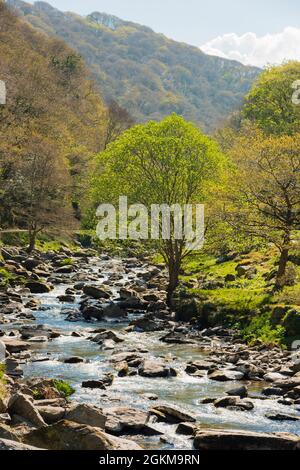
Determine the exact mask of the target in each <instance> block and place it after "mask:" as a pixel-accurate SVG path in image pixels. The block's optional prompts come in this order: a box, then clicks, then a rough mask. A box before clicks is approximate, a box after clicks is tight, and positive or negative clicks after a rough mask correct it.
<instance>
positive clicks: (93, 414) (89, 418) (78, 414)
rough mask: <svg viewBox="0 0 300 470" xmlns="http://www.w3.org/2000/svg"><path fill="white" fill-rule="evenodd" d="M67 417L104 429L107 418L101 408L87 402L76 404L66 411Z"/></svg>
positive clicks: (76, 421)
mask: <svg viewBox="0 0 300 470" xmlns="http://www.w3.org/2000/svg"><path fill="white" fill-rule="evenodd" d="M65 419H66V420H68V421H73V422H75V423H78V424H87V425H88V426H93V427H95V428H101V429H104V428H105V423H106V419H107V418H106V416H105V415H104V413H103V411H102V410H101V409H100V408H96V407H95V406H92V405H87V404H75V405H72V407H71V408H70V409H69V410H68V411H67V412H66V415H65Z"/></svg>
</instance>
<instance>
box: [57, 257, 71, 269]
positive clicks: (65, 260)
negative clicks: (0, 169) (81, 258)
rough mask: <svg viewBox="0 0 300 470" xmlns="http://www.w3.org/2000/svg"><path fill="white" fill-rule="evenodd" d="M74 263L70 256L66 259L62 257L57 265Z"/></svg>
mask: <svg viewBox="0 0 300 470" xmlns="http://www.w3.org/2000/svg"><path fill="white" fill-rule="evenodd" d="M73 264H74V260H73V259H72V258H66V259H63V260H62V261H61V262H60V263H59V265H60V266H61V267H63V266H72V265H73Z"/></svg>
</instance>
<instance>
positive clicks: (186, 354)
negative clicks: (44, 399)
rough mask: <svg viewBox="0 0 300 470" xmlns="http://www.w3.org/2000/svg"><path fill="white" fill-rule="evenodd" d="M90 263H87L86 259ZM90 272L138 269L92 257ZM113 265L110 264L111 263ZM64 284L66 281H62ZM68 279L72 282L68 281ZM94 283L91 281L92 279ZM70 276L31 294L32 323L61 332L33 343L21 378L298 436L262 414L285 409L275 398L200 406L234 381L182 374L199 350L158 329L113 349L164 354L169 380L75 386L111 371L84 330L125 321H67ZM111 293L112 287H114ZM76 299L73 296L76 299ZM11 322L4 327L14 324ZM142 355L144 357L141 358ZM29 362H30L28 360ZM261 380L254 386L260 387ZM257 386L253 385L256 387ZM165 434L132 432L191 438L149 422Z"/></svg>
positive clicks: (94, 398)
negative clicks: (233, 406) (152, 397)
mask: <svg viewBox="0 0 300 470" xmlns="http://www.w3.org/2000/svg"><path fill="white" fill-rule="evenodd" d="M90 263H91V261H90ZM92 263H93V264H92V267H91V268H90V272H94V273H98V272H99V270H100V272H101V273H102V275H103V277H102V278H101V279H100V280H99V284H101V283H103V282H105V283H108V282H109V276H110V273H111V271H112V270H113V271H114V272H115V271H116V270H117V271H118V272H121V273H122V278H123V280H122V281H121V284H122V282H124V283H125V282H128V279H130V278H134V277H135V275H136V272H137V271H138V269H135V270H133V272H132V273H129V274H128V273H127V274H126V273H125V272H123V271H122V264H121V261H119V260H114V261H113V263H112V260H110V261H101V260H98V259H93V260H92ZM112 264H113V265H112ZM67 282H68V283H67ZM73 283H74V282H73ZM93 284H94V283H93ZM71 286H72V284H71V280H70V281H66V283H65V284H59V286H57V287H55V288H54V290H52V291H51V292H50V293H49V294H42V295H36V296H35V297H37V298H39V299H40V301H41V308H40V309H39V310H38V311H37V312H34V316H35V317H36V320H35V323H36V324H43V325H45V326H48V327H50V328H55V329H56V330H60V332H61V333H62V336H61V337H60V338H57V339H55V340H52V341H49V342H46V343H33V344H32V347H31V348H32V349H33V351H34V354H33V356H32V358H31V360H30V361H29V362H26V363H24V364H22V369H23V371H24V376H25V377H33V376H38V377H49V378H59V379H63V380H66V381H68V382H70V384H71V385H72V386H73V387H74V388H75V390H76V392H75V394H74V395H73V397H72V399H74V400H75V401H77V402H84V403H91V404H94V405H97V406H99V407H102V408H105V407H113V406H132V407H135V408H141V409H145V410H147V409H149V407H151V406H152V405H155V404H158V403H164V404H169V405H176V406H178V407H180V409H182V410H183V411H187V412H189V413H191V414H192V415H193V416H194V417H195V418H197V421H199V423H201V424H202V426H203V427H215V428H231V429H243V430H252V431H265V432H292V433H296V434H299V435H300V425H299V423H297V422H273V421H270V420H269V419H267V418H266V417H265V414H266V413H267V412H271V411H272V412H274V411H275V412H282V413H289V412H290V411H291V408H290V407H286V406H284V405H280V404H278V403H277V400H261V399H257V400H254V404H255V408H254V410H253V411H250V412H241V411H229V410H226V409H216V408H215V407H214V406H213V405H204V404H201V400H202V399H203V398H204V397H216V398H218V397H221V396H224V395H225V392H226V390H228V389H231V388H233V387H235V386H237V385H240V382H239V383H235V382H229V383H225V384H224V383H219V382H214V381H211V380H209V379H208V378H207V377H205V378H196V377H192V376H190V375H187V374H186V373H185V372H184V369H185V366H186V363H187V362H188V361H190V360H197V359H203V358H204V357H205V356H204V354H203V352H201V351H200V349H199V348H198V347H197V346H195V345H190V344H188V345H173V344H165V343H163V342H161V341H159V338H160V337H161V336H162V333H161V332H159V333H128V334H126V335H124V337H125V342H124V343H121V344H119V345H116V349H115V351H116V350H117V351H118V350H126V351H127V350H130V349H133V348H137V349H139V348H140V349H142V350H143V349H144V350H145V349H146V350H148V351H149V353H150V354H151V355H152V356H154V357H157V356H163V357H164V358H166V357H167V358H168V360H169V361H170V362H171V363H172V367H174V368H175V369H176V370H177V371H178V376H177V377H173V378H156V379H149V378H143V377H140V376H132V377H123V378H118V377H116V378H115V380H114V382H113V385H112V386H111V387H109V388H108V389H107V390H104V391H103V390H95V389H93V390H91V389H85V388H82V387H81V383H82V381H83V380H90V379H99V378H100V379H101V377H102V376H103V374H104V373H106V372H111V371H113V368H112V366H111V364H110V361H109V360H110V356H111V355H112V353H113V352H115V351H112V350H107V351H103V350H101V349H100V346H99V345H98V344H96V343H94V342H92V341H90V340H88V339H87V336H88V333H89V332H90V331H92V330H93V329H95V328H100V327H104V328H108V329H111V330H114V331H120V330H122V328H124V327H126V326H127V325H128V322H129V319H128V320H127V321H126V323H125V322H124V323H117V322H107V321H105V322H94V323H86V322H83V321H82V322H76V323H72V322H68V321H66V320H65V318H66V315H64V314H63V313H62V311H65V310H66V309H69V310H72V309H74V308H75V307H76V306H77V305H76V303H75V304H74V303H72V304H69V305H68V304H62V303H61V302H60V301H59V300H58V299H57V297H58V296H59V295H62V294H64V293H65V290H66V289H67V288H68V287H71ZM114 293H115V295H116V296H117V290H115V291H114ZM78 301H79V297H77V298H76V302H77V303H78ZM16 327H17V323H16V324H14V325H10V328H16ZM74 331H75V332H80V333H86V334H87V336H85V337H79V338H78V337H73V336H71V333H72V332H74ZM71 356H80V357H83V358H84V359H86V360H87V362H85V363H80V364H72V365H70V364H64V363H63V362H62V360H63V359H64V358H67V357H71ZM147 357H148V356H147ZM33 361H34V362H33ZM264 385H265V384H263V385H262V384H260V388H262V387H263V386H264ZM256 387H257V385H256ZM250 390H251V392H255V393H257V392H259V389H258V388H256V389H255V388H251V385H250ZM145 393H147V394H149V393H153V394H156V395H157V396H158V397H159V399H158V401H156V402H151V401H149V399H148V398H146V397H145V396H144V394H145ZM155 426H156V427H158V428H159V429H160V430H163V431H164V433H165V434H166V435H165V437H166V439H164V440H162V439H160V438H159V437H144V436H134V437H133V439H134V440H135V441H137V442H139V443H140V444H141V445H142V446H143V447H144V448H150V449H155V448H156V449H157V448H175V449H188V448H191V447H192V441H191V440H189V439H188V438H186V437H183V436H179V435H177V434H176V433H175V429H176V427H177V426H172V425H166V424H157V423H156V424H155Z"/></svg>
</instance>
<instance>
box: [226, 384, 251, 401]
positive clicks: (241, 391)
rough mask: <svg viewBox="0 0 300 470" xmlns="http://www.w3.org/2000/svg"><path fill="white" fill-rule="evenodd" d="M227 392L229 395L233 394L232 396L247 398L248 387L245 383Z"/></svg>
mask: <svg viewBox="0 0 300 470" xmlns="http://www.w3.org/2000/svg"><path fill="white" fill-rule="evenodd" d="M226 393H227V395H229V396H232V397H240V398H246V397H247V396H248V389H247V387H246V386H245V385H242V386H241V387H237V388H232V389H230V390H227V392H226Z"/></svg>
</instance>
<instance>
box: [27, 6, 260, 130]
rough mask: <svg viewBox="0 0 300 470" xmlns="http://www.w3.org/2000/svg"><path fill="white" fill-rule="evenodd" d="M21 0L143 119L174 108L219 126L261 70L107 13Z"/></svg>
mask: <svg viewBox="0 0 300 470" xmlns="http://www.w3.org/2000/svg"><path fill="white" fill-rule="evenodd" d="M19 8H20V10H21V11H22V13H23V15H25V19H26V20H27V21H28V22H30V23H31V24H32V25H33V26H35V27H36V26H37V27H38V28H39V29H40V30H43V31H45V32H46V33H47V34H49V33H50V34H53V36H59V37H61V38H62V39H63V40H65V41H67V42H68V44H69V45H70V46H71V47H73V48H74V49H75V50H77V51H78V52H79V53H80V55H81V56H82V57H83V58H84V59H85V60H86V62H87V63H88V64H89V65H90V67H91V69H92V71H93V74H94V77H95V79H96V81H97V83H98V85H99V87H100V89H101V91H102V92H103V94H104V96H105V97H106V98H112V97H113V98H114V99H116V100H117V101H118V102H119V104H120V105H121V106H123V107H124V108H126V109H127V110H128V111H129V113H130V114H131V115H132V116H133V117H134V118H135V119H136V120H137V121H138V122H145V121H146V120H150V119H154V120H160V119H162V118H163V117H165V116H166V115H168V114H171V113H173V112H175V113H177V114H180V115H182V116H184V117H185V118H186V119H188V120H191V121H193V122H196V123H197V124H199V125H200V126H202V127H204V128H205V129H206V130H209V129H213V128H215V127H216V125H217V124H218V123H219V122H221V121H223V120H224V116H227V115H229V114H230V113H231V112H232V111H233V110H235V109H237V108H238V107H239V106H240V105H241V103H242V100H243V97H244V95H245V93H247V91H248V90H249V88H250V86H251V84H252V83H253V80H254V79H255V78H256V77H257V75H258V74H259V72H260V71H259V69H257V68H255V67H245V66H243V65H241V64H239V63H238V62H234V61H229V60H225V59H221V58H219V57H213V56H208V55H205V54H204V53H203V52H201V51H200V49H199V48H197V47H192V46H189V45H186V44H183V43H178V42H175V41H172V40H170V39H167V38H166V37H165V36H163V35H162V34H156V33H155V32H153V31H152V30H151V29H150V28H147V27H145V26H140V25H138V24H134V23H130V22H127V21H122V20H119V19H118V18H115V17H111V16H109V15H103V14H97V13H94V14H93V15H90V16H88V17H87V18H81V17H80V16H78V15H73V14H70V13H60V14H58V13H57V11H56V10H55V9H52V8H49V7H47V8H43V7H42V3H38V6H36V5H33V6H31V5H30V6H29V4H26V5H25V4H24V3H23V2H22V3H21V2H20V5H19Z"/></svg>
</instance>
